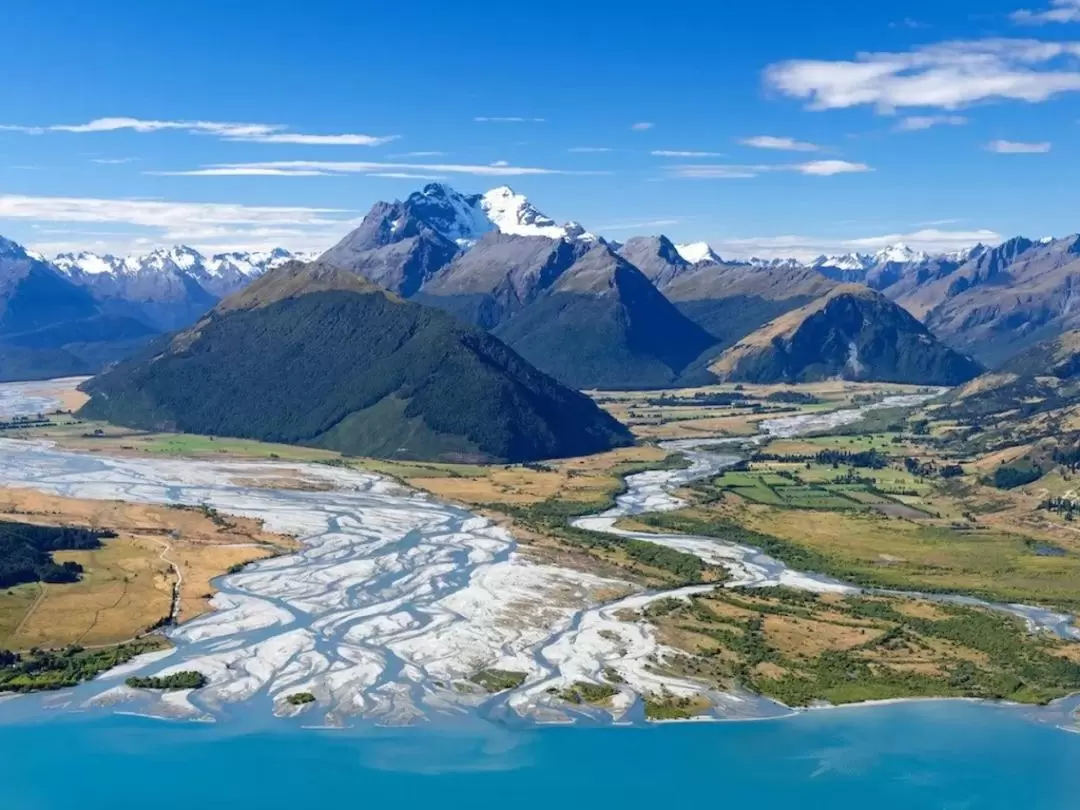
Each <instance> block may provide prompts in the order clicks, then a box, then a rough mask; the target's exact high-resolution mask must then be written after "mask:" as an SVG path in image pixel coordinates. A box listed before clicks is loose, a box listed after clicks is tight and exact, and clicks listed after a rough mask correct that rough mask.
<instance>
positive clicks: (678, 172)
mask: <svg viewBox="0 0 1080 810" xmlns="http://www.w3.org/2000/svg"><path fill="white" fill-rule="evenodd" d="M668 171H669V173H670V174H671V176H673V177H685V178H698V179H721V180H731V179H747V178H752V177H758V176H759V175H762V174H767V173H770V172H796V173H798V174H805V175H810V176H814V177H829V176H831V175H834V174H857V173H860V172H871V171H873V169H872V168H871V167H870V166H868V165H866V164H865V163H853V162H851V161H847V160H810V161H806V162H804V163H756V164H742V165H740V164H729V165H724V164H692V165H680V166H672V167H670V169H669V170H668Z"/></svg>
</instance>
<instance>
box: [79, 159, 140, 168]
mask: <svg viewBox="0 0 1080 810" xmlns="http://www.w3.org/2000/svg"><path fill="white" fill-rule="evenodd" d="M137 160H138V158H135V157H123V158H90V162H91V163H100V164H101V165H103V166H120V165H122V164H124V163H135V162H136V161H137Z"/></svg>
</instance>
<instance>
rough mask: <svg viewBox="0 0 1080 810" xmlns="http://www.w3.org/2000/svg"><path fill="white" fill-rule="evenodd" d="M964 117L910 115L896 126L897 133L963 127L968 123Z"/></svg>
mask: <svg viewBox="0 0 1080 810" xmlns="http://www.w3.org/2000/svg"><path fill="white" fill-rule="evenodd" d="M967 121H968V120H967V119H966V118H965V117H964V116H962V115H909V116H907V117H906V118H901V119H900V122H899V123H898V124H897V125H896V127H895V129H896V131H897V132H917V131H919V130H923V129H930V128H931V127H937V126H949V127H961V126H963V125H964V124H966V123H967Z"/></svg>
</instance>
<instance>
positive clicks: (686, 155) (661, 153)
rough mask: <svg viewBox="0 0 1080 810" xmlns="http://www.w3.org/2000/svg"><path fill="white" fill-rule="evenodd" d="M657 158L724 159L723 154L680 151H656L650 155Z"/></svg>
mask: <svg viewBox="0 0 1080 810" xmlns="http://www.w3.org/2000/svg"><path fill="white" fill-rule="evenodd" d="M649 154H650V155H655V156H656V157H678V158H697V157H723V156H724V153H723V152H685V151H681V150H678V149H654V150H653V151H651V152H650V153H649Z"/></svg>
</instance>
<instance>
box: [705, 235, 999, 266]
mask: <svg viewBox="0 0 1080 810" xmlns="http://www.w3.org/2000/svg"><path fill="white" fill-rule="evenodd" d="M1001 241H1002V236H1001V234H999V233H997V232H996V231H992V230H988V229H981V230H973V231H944V230H939V229H937V228H925V229H922V230H918V231H913V232H911V233H889V234H882V235H880V236H865V237H854V238H850V237H825V236H817V237H815V236H797V235H785V236H755V237H746V238H729V239H711V240H709V242H710V244H711V245H712V246H713V247H714V248H715V249H716V251H717V252H718V253H720V254H721V255H723V256H730V257H732V258H750V257H752V256H757V257H760V258H763V259H788V258H793V259H799V260H800V261H810V260H812V259H814V258H816V257H818V256H820V255H822V254H827V255H833V254H843V253H852V252H859V253H870V252H873V251H877V250H881V249H882V248H885V247H888V246H889V245H895V244H897V243H898V242H902V243H903V244H905V245H907V246H908V247H910V248H913V249H915V250H924V251H926V252H928V253H942V252H947V251H953V250H962V249H963V248H966V247H970V246H972V245H974V244H976V243H978V242H982V243H983V244H984V245H996V244H998V243H1000V242H1001Z"/></svg>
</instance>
